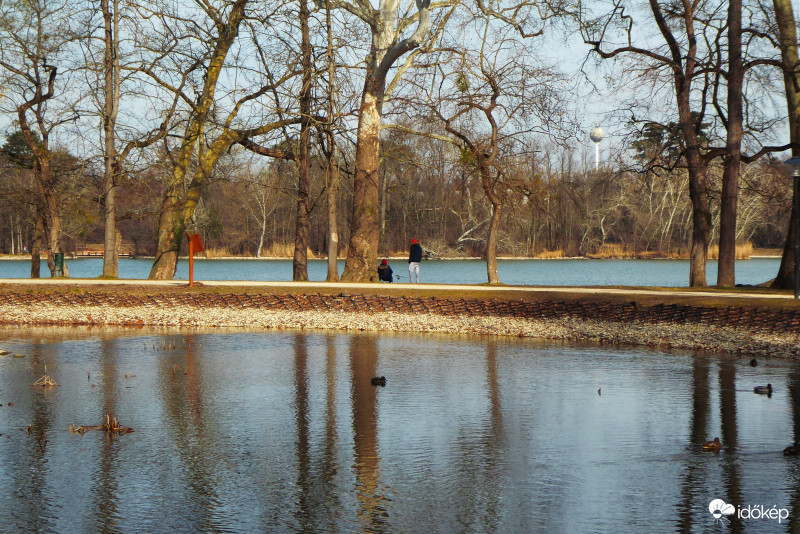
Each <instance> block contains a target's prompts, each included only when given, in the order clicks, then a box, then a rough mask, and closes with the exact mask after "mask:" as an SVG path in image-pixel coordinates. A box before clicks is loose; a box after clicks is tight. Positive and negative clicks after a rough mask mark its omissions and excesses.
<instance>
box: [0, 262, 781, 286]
mask: <svg viewBox="0 0 800 534" xmlns="http://www.w3.org/2000/svg"><path fill="white" fill-rule="evenodd" d="M42 265H43V267H41V268H40V272H41V275H42V276H43V277H46V276H49V275H50V271H48V269H47V265H46V264H44V263H43V264H42ZM67 265H68V267H69V270H70V275H71V276H74V277H77V278H96V277H98V276H100V275H101V274H102V272H103V260H102V259H99V258H80V259H75V260H68V261H67ZM152 265H153V262H152V260H150V259H145V258H141V259H125V258H123V259H120V265H119V276H120V278H130V279H144V278H147V276H148V275H149V274H150V267H151V266H152ZM390 265H391V266H392V268H393V269H394V273H395V274H396V275H398V276H399V279H397V281H398V282H408V267H407V263H406V262H405V261H403V260H392V261H391V262H390ZM779 265H780V258H753V259H750V260H740V261H737V262H736V282H737V283H740V284H753V285H755V284H760V283H762V282H766V281H767V280H771V279H772V278H775V275H776V274H777V272H778V267H779ZM30 269H31V268H30V261H20V260H0V278H28V277H29V276H30ZM497 269H498V275H499V277H500V282H502V283H504V284H510V285H545V286H547V285H551V286H576V285H583V286H586V285H589V286H596V285H601V286H605V285H628V286H663V287H685V286H688V285H689V261H688V260H584V259H574V260H499V261H498V267H497ZM343 270H344V261H340V262H339V273H340V274H341V273H342V271H343ZM327 273H328V264H327V261H326V260H309V262H308V278H309V280H311V281H318V282H319V281H324V280H325V278H326V276H327ZM194 276H195V280H258V281H289V280H291V279H292V262H291V260H195V272H194ZM175 277H176V278H178V279H183V280H188V278H189V264H188V261H187V260H181V261H180V262H179V263H178V271H177V273H176V275H175ZM707 279H708V283H709V284H714V283H715V281H716V279H717V262H716V261H709V262H708V266H707ZM421 281H422V282H428V283H434V284H484V283H486V281H487V276H486V262H484V261H482V260H454V261H424V262H422V267H421Z"/></svg>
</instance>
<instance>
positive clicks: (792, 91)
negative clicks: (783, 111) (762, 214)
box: [772, 0, 800, 289]
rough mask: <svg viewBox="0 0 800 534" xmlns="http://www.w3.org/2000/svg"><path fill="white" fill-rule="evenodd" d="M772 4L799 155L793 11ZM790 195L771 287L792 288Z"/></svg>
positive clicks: (787, 4) (785, 2)
mask: <svg viewBox="0 0 800 534" xmlns="http://www.w3.org/2000/svg"><path fill="white" fill-rule="evenodd" d="M772 4H773V6H774V7H775V20H776V22H777V23H778V38H779V45H780V49H781V62H782V63H783V68H784V71H783V84H784V87H785V88H786V107H787V110H788V115H789V140H790V141H791V143H792V144H793V145H795V147H793V148H792V156H800V147H797V144H798V143H800V95H798V92H800V86H798V81H797V71H798V52H797V30H796V28H795V21H794V13H793V11H792V2H791V0H772ZM794 205H795V202H794V199H792V215H791V217H790V218H789V230H788V231H787V232H786V244H785V245H784V247H783V256H782V257H781V265H780V267H779V268H778V274H777V275H776V276H775V280H774V281H773V282H772V287H774V288H778V289H791V288H794V242H795V239H796V231H797V217H798V213H797V212H796V211H795V209H794Z"/></svg>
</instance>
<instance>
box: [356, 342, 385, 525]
mask: <svg viewBox="0 0 800 534" xmlns="http://www.w3.org/2000/svg"><path fill="white" fill-rule="evenodd" d="M350 372H351V376H352V383H351V388H352V391H353V442H354V447H353V460H354V462H353V468H354V470H355V474H356V484H355V490H356V495H357V496H358V500H359V504H360V507H359V512H358V517H359V518H360V519H361V521H362V526H361V529H360V530H361V531H362V532H384V530H385V528H386V517H387V513H386V507H385V505H386V502H385V501H386V497H385V496H384V495H383V494H382V492H381V473H380V455H379V449H378V392H379V391H378V390H379V388H380V386H373V385H372V382H371V379H372V377H374V376H378V375H380V373H378V344H377V339H376V338H374V337H371V336H354V337H353V338H352V340H351V341H350Z"/></svg>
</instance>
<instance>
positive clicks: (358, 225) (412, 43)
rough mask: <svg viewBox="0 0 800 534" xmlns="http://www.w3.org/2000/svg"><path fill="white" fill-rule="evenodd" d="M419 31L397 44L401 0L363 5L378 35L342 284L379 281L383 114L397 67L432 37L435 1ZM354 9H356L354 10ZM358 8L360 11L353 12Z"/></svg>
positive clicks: (420, 1) (367, 83) (426, 2)
mask: <svg viewBox="0 0 800 534" xmlns="http://www.w3.org/2000/svg"><path fill="white" fill-rule="evenodd" d="M416 4H417V8H418V12H417V13H416V17H417V27H416V29H415V31H414V33H413V34H412V35H411V37H409V38H407V39H403V40H402V41H400V42H397V38H398V29H397V28H398V26H400V25H399V24H398V22H397V21H396V18H397V11H398V8H399V0H380V3H379V7H378V9H377V10H375V9H372V8H371V6H370V4H369V3H367V2H364V3H359V6H360V9H366V10H368V11H359V12H358V13H357V15H358V16H359V17H361V19H362V20H364V21H365V22H367V23H368V24H369V26H370V29H371V31H372V42H371V45H370V53H369V56H368V57H367V72H366V77H365V80H364V90H363V92H362V94H361V106H360V108H359V117H358V140H357V142H356V158H355V167H356V169H355V176H354V180H353V217H352V222H351V229H350V244H349V246H348V249H347V260H346V261H345V265H344V273H342V280H344V281H346V282H377V281H378V271H377V264H378V246H379V242H380V217H379V213H378V211H379V209H380V208H379V205H378V203H379V201H380V196H379V194H378V163H379V157H378V154H379V153H380V135H381V115H382V114H383V99H384V97H385V93H386V77H387V74H388V72H389V69H390V68H392V65H393V64H394V62H395V61H397V60H398V59H399V58H400V57H402V56H403V55H404V54H405V53H407V52H409V51H411V50H414V49H415V48H417V47H418V46H419V44H420V42H421V41H422V38H423V37H424V36H425V34H426V33H427V32H428V26H429V23H430V13H429V8H430V0H417V2H416ZM351 8H352V6H351ZM352 9H355V8H352Z"/></svg>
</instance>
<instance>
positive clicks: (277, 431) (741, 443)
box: [0, 327, 800, 534]
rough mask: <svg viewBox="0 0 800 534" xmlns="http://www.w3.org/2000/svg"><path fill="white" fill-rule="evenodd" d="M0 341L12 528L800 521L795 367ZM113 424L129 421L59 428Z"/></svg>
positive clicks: (0, 444) (234, 337)
mask: <svg viewBox="0 0 800 534" xmlns="http://www.w3.org/2000/svg"><path fill="white" fill-rule="evenodd" d="M0 347H2V348H5V349H7V350H10V351H12V353H17V354H20V355H22V356H24V357H21V358H15V357H12V356H11V355H8V356H5V357H0V404H2V406H1V407H0V488H2V491H0V510H2V513H0V532H55V533H65V532H81V533H91V532H109V533H114V532H126V533H128V532H171V533H172V532H176V533H184V532H185V533H196V532H322V533H326V532H329V533H334V532H340V533H351V532H373V533H395V532H403V533H443V534H452V533H471V532H475V533H478V532H480V533H484V532H497V533H511V532H514V533H516V532H547V533H550V532H553V533H556V532H600V533H606V532H607V533H641V532H698V533H699V532H798V531H800V457H784V456H783V455H782V453H781V451H782V449H783V448H784V447H785V446H787V445H788V444H790V443H791V442H792V441H793V439H794V436H798V426H800V424H799V423H798V421H800V413H798V411H800V408H799V407H800V402H797V400H798V399H795V402H794V404H793V403H792V398H791V395H790V391H795V392H798V391H800V370H799V369H798V366H797V365H794V364H789V363H788V362H778V361H766V360H765V361H762V362H761V363H760V365H758V366H757V367H751V366H750V365H749V364H748V360H749V359H748V358H744V357H743V358H731V357H717V356H714V355H709V354H705V355H693V354H691V353H684V352H672V353H670V352H661V351H655V350H645V349H641V348H636V349H624V348H608V347H597V346H570V345H562V344H548V343H542V342H536V341H532V340H518V339H514V340H506V339H492V338H485V337H466V336H462V337H452V336H435V335H429V336H415V335H381V336H372V335H345V334H320V333H293V332H280V333H265V332H249V333H248V332H222V333H202V332H187V331H183V332H179V331H154V330H141V331H122V330H113V329H78V328H74V329H69V328H61V329H58V328H47V329H26V328H11V327H4V328H0ZM44 374H47V375H49V376H50V377H52V378H53V379H54V380H55V381H56V382H58V383H59V384H60V385H59V386H57V387H53V388H47V389H42V388H35V387H31V386H30V384H33V383H34V381H36V380H37V379H38V378H40V377H42V376H43V375H44ZM377 375H385V376H386V378H387V384H386V386H385V387H376V386H373V385H372V384H371V383H370V378H371V377H373V376H377ZM766 383H771V384H772V385H773V387H774V394H773V395H772V397H771V398H768V397H767V396H764V395H757V394H755V393H754V392H753V387H754V386H755V385H758V384H766ZM110 413H113V414H114V415H115V416H116V417H117V418H118V420H119V422H120V423H121V424H123V425H126V426H130V427H132V428H133V429H134V432H132V433H130V434H126V435H122V436H118V437H116V438H114V439H111V438H109V437H107V436H106V435H105V434H104V433H102V432H87V433H85V434H82V435H81V434H74V433H70V432H69V431H68V429H69V427H70V425H75V426H79V425H99V424H101V423H102V422H103V419H104V417H105V415H106V414H110ZM29 425H30V431H28V430H27V429H28V427H29ZM715 436H719V437H720V438H721V440H722V442H723V444H724V447H723V450H722V452H720V453H709V452H703V451H702V450H701V447H700V445H701V444H702V443H703V442H704V441H706V440H710V439H712V438H713V437H715ZM715 499H722V500H724V501H725V502H726V503H730V504H732V505H733V506H734V509H735V513H734V514H733V515H732V516H728V517H723V518H722V519H720V520H715V518H714V516H712V514H711V513H710V511H709V503H710V502H711V501H713V500H715ZM758 507H763V508H764V509H766V510H767V511H769V510H772V509H773V507H774V510H775V513H776V514H779V516H780V522H779V519H777V518H776V519H771V518H763V517H758V518H754V517H752V516H754V515H755V514H754V513H753V510H760V508H758ZM760 515H761V514H760V512H759V516H760Z"/></svg>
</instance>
